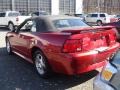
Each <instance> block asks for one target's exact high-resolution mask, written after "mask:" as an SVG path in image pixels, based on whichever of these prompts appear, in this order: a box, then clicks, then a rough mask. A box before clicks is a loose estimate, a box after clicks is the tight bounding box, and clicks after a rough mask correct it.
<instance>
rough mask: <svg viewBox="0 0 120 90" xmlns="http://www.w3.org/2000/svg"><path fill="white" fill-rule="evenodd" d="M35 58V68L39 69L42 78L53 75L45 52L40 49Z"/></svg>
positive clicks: (35, 53)
mask: <svg viewBox="0 0 120 90" xmlns="http://www.w3.org/2000/svg"><path fill="white" fill-rule="evenodd" d="M33 59H34V63H35V69H36V70H37V72H38V74H39V75H40V76H41V77H42V78H48V77H49V76H50V75H51V69H50V67H49V64H48V62H47V59H46V57H45V56H44V55H43V53H42V52H41V51H40V50H37V51H35V52H34V56H33Z"/></svg>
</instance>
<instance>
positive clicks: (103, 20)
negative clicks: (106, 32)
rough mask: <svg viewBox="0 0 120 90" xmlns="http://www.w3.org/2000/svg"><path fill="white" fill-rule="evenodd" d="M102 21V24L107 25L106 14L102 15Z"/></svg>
mask: <svg viewBox="0 0 120 90" xmlns="http://www.w3.org/2000/svg"><path fill="white" fill-rule="evenodd" d="M100 20H101V21H102V23H106V20H107V17H106V16H105V14H100Z"/></svg>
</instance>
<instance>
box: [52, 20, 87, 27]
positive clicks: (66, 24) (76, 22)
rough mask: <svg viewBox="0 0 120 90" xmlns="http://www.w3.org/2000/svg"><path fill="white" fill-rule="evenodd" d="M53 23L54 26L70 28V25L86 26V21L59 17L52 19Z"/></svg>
mask: <svg viewBox="0 0 120 90" xmlns="http://www.w3.org/2000/svg"><path fill="white" fill-rule="evenodd" d="M53 24H54V26H55V27H56V28H58V29H59V28H71V27H88V25H87V24H86V23H84V22H83V21H81V20H80V19H59V20H54V21H53Z"/></svg>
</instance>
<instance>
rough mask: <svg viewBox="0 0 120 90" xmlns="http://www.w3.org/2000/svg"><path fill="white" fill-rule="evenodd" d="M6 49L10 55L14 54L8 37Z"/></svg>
mask: <svg viewBox="0 0 120 90" xmlns="http://www.w3.org/2000/svg"><path fill="white" fill-rule="evenodd" d="M6 51H7V52H8V54H9V55H11V54H13V53H12V48H11V45H10V42H9V40H8V39H7V40H6Z"/></svg>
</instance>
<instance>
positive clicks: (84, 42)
mask: <svg viewBox="0 0 120 90" xmlns="http://www.w3.org/2000/svg"><path fill="white" fill-rule="evenodd" d="M99 29H100V30H101V31H98V32H92V31H91V30H95V31H96V29H94V28H88V29H87V28H84V29H78V30H67V31H62V32H49V33H39V32H37V33H19V34H17V33H13V32H9V33H7V37H8V38H9V40H10V43H11V46H12V49H13V51H14V52H17V53H19V54H21V55H23V56H24V58H27V60H28V61H29V62H33V61H32V49H33V48H34V47H37V48H39V49H41V50H42V52H43V53H44V54H45V56H46V57H47V59H48V62H49V64H50V66H51V67H52V69H53V71H55V72H58V73H64V74H68V75H73V74H80V73H83V72H88V71H91V70H94V69H96V68H99V67H101V66H103V65H104V64H105V62H106V59H107V58H108V57H110V56H111V54H112V53H114V52H115V51H116V50H117V48H118V47H119V43H117V42H116V41H115V35H114V34H115V32H114V31H113V30H112V28H111V27H104V28H103V27H99V28H97V30H99ZM101 47H103V48H106V49H104V50H101V49H100V48H101ZM103 48H102V49H103Z"/></svg>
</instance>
